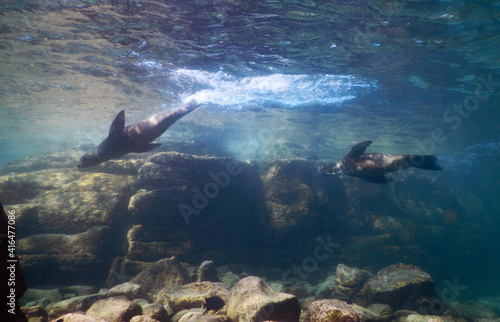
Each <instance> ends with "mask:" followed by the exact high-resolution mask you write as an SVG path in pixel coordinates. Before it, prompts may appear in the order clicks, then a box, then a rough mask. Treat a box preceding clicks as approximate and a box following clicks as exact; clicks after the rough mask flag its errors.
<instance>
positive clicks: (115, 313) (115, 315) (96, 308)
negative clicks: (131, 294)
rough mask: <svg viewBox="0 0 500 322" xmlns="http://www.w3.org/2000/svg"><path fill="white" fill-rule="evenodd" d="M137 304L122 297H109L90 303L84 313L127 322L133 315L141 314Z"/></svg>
mask: <svg viewBox="0 0 500 322" xmlns="http://www.w3.org/2000/svg"><path fill="white" fill-rule="evenodd" d="M141 314H142V308H141V306H140V305H139V304H137V303H135V302H132V301H130V300H127V299H125V298H122V297H109V298H106V299H102V300H99V301H97V302H95V303H94V304H92V306H91V307H90V308H89V309H88V310H87V313H86V315H87V316H90V317H93V318H96V319H103V320H106V321H108V322H129V321H130V320H131V319H132V318H133V317H134V316H136V315H141Z"/></svg>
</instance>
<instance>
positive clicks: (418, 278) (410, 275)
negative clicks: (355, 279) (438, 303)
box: [358, 264, 436, 309]
mask: <svg viewBox="0 0 500 322" xmlns="http://www.w3.org/2000/svg"><path fill="white" fill-rule="evenodd" d="M435 297H436V293H435V290H434V280H433V279H432V278H431V276H430V275H429V274H427V273H426V272H424V271H423V270H422V269H421V268H419V267H416V266H413V265H408V264H396V265H391V266H388V267H386V268H384V269H382V270H380V271H379V272H378V273H377V274H375V275H374V276H373V277H371V278H370V279H369V280H368V281H367V282H366V283H365V285H364V286H363V288H362V289H361V291H360V292H359V298H358V301H359V303H360V304H362V305H365V306H366V305H369V304H373V303H384V304H389V305H390V306H391V307H393V308H396V309H399V308H409V309H421V308H422V307H421V303H419V302H420V301H421V300H423V299H425V298H435Z"/></svg>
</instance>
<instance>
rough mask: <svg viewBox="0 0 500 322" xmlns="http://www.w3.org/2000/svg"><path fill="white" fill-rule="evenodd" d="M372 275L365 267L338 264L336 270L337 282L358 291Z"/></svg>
mask: <svg viewBox="0 0 500 322" xmlns="http://www.w3.org/2000/svg"><path fill="white" fill-rule="evenodd" d="M372 275H373V274H372V273H370V272H369V271H366V270H363V269H358V268H354V267H347V266H346V265H344V264H338V265H337V269H336V271H335V283H336V284H338V285H342V286H344V287H348V288H352V289H354V290H356V291H358V290H359V289H361V287H362V286H363V284H364V283H365V282H366V281H367V280H368V279H369V278H370V277H372Z"/></svg>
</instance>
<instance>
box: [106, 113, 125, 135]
mask: <svg viewBox="0 0 500 322" xmlns="http://www.w3.org/2000/svg"><path fill="white" fill-rule="evenodd" d="M124 128H125V110H122V111H120V113H118V114H117V115H116V117H115V119H114V120H113V123H111V126H110V127H109V134H108V136H109V137H112V136H117V135H122V133H123V129H124Z"/></svg>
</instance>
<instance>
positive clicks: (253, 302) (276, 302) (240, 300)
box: [226, 276, 300, 322]
mask: <svg viewBox="0 0 500 322" xmlns="http://www.w3.org/2000/svg"><path fill="white" fill-rule="evenodd" d="M226 306H227V315H228V316H229V317H230V318H231V319H233V320H235V321H240V322H246V321H247V322H250V321H265V320H271V321H273V320H275V321H283V322H293V321H299V317H300V305H299V301H298V300H297V298H296V297H295V296H294V295H290V294H286V293H278V292H277V291H275V290H274V289H273V288H272V287H271V286H270V285H269V284H268V283H267V282H265V281H264V280H262V279H261V278H259V277H257V276H249V277H245V278H243V279H241V280H240V281H239V282H238V283H237V284H236V285H235V286H234V287H233V288H232V289H231V291H230V293H229V301H228V302H226Z"/></svg>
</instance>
